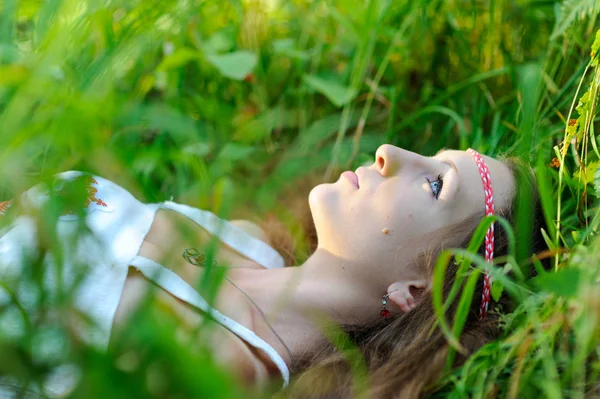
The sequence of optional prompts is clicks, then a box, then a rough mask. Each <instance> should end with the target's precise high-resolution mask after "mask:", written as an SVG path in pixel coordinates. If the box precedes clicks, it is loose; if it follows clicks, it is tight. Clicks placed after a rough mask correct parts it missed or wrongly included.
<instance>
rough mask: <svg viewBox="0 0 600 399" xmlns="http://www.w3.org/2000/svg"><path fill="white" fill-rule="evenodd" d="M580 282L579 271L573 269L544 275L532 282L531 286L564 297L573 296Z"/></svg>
mask: <svg viewBox="0 0 600 399" xmlns="http://www.w3.org/2000/svg"><path fill="white" fill-rule="evenodd" d="M580 281H581V270H580V269H577V268H574V267H570V268H565V269H560V270H559V271H557V272H552V273H546V274H544V275H541V276H539V277H536V278H534V279H533V280H532V282H533V284H534V285H535V286H537V287H538V288H539V289H541V290H543V291H546V292H551V293H554V294H557V295H560V296H564V297H572V296H575V295H576V294H577V290H578V289H579V282H580Z"/></svg>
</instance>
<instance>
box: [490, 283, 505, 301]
mask: <svg viewBox="0 0 600 399" xmlns="http://www.w3.org/2000/svg"><path fill="white" fill-rule="evenodd" d="M503 291H504V286H503V285H502V284H501V283H500V282H498V281H494V282H493V283H492V299H494V301H495V302H498V301H499V300H500V297H501V296H502V292H503Z"/></svg>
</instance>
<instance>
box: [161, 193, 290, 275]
mask: <svg viewBox="0 0 600 399" xmlns="http://www.w3.org/2000/svg"><path fill="white" fill-rule="evenodd" d="M160 207H161V208H163V209H170V210H173V211H175V212H177V213H180V214H182V215H184V216H186V217H187V218H188V219H191V220H192V221H194V222H196V223H198V224H199V225H200V226H202V227H203V228H204V229H206V230H207V231H208V232H209V233H211V234H213V235H216V236H217V237H219V239H220V240H221V241H223V242H224V243H225V244H227V245H228V246H230V247H231V248H233V249H234V250H236V251H237V252H238V253H240V254H242V255H244V256H245V257H247V258H248V259H252V260H253V261H255V262H257V263H259V264H260V265H262V266H264V267H266V268H267V269H273V268H280V267H284V266H285V263H284V260H283V258H282V257H281V255H280V254H279V253H278V252H277V251H276V250H274V249H273V248H271V247H270V246H269V245H267V244H266V243H265V242H264V241H261V240H259V239H257V238H255V237H252V236H251V235H250V234H248V233H246V232H245V231H244V230H242V229H240V228H238V227H236V226H234V225H232V224H231V223H229V222H228V221H226V220H223V219H221V218H219V217H217V216H216V215H215V214H214V213H212V212H210V211H206V210H202V209H197V208H193V207H191V206H188V205H183V204H178V203H176V202H171V201H165V202H163V203H162V204H160Z"/></svg>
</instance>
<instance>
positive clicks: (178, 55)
mask: <svg viewBox="0 0 600 399" xmlns="http://www.w3.org/2000/svg"><path fill="white" fill-rule="evenodd" d="M199 55H200V54H199V53H198V52H197V51H195V50H191V49H188V48H180V49H177V50H175V51H174V52H173V53H172V54H170V55H168V56H166V57H165V58H164V59H163V60H162V62H161V63H160V64H159V65H158V67H157V68H156V69H157V70H158V71H167V70H169V69H175V68H179V67H181V66H183V65H185V64H187V63H188V62H190V61H192V60H194V59H196V58H198V57H199Z"/></svg>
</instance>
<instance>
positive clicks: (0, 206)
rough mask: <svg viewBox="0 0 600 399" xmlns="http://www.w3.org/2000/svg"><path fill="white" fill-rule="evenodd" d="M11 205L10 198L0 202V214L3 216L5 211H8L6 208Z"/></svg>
mask: <svg viewBox="0 0 600 399" xmlns="http://www.w3.org/2000/svg"><path fill="white" fill-rule="evenodd" d="M11 205H12V200H8V201H4V202H0V216H3V215H4V214H5V213H6V211H8V208H10V206H11Z"/></svg>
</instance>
